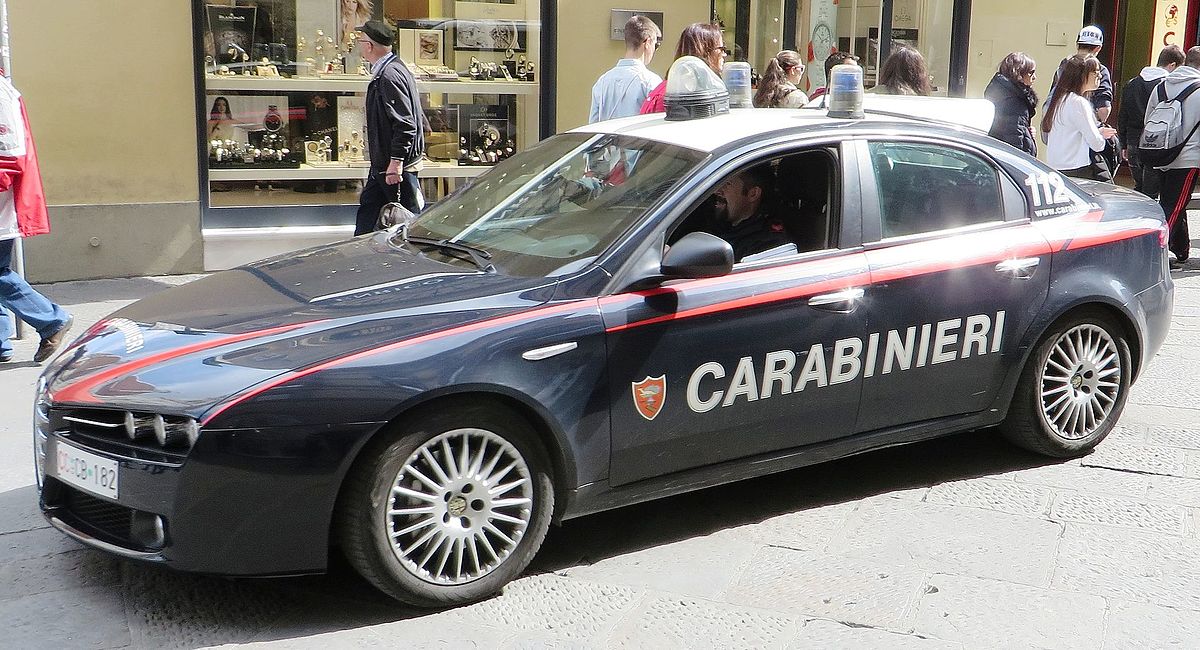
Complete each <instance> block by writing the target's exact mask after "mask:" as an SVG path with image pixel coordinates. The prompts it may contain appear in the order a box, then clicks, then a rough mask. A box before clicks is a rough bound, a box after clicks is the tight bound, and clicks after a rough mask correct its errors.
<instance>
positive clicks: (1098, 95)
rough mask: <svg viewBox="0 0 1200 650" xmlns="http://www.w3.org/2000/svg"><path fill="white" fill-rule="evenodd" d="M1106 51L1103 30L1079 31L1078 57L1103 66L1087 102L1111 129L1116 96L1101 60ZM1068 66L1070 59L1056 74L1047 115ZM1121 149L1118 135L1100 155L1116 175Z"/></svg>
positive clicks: (1107, 139) (1108, 74)
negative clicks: (1101, 53)
mask: <svg viewBox="0 0 1200 650" xmlns="http://www.w3.org/2000/svg"><path fill="white" fill-rule="evenodd" d="M1103 48H1104V32H1103V31H1101V29H1100V28H1099V27H1097V26H1095V25H1088V26H1087V27H1084V28H1083V29H1081V30H1079V36H1077V37H1076V38H1075V56H1083V57H1092V58H1094V59H1096V61H1097V62H1098V63H1100V81H1099V83H1098V84H1097V86H1096V89H1095V90H1093V91H1091V94H1089V95H1088V96H1087V99H1088V101H1090V102H1091V104H1092V110H1093V111H1094V112H1095V115H1096V121H1098V122H1100V123H1101V124H1104V125H1106V126H1107V125H1108V118H1109V113H1110V112H1111V111H1112V102H1113V95H1114V93H1113V84H1112V73H1110V72H1109V71H1108V66H1106V65H1104V63H1103V62H1101V61H1100V59H1099V57H1100V50H1102V49H1103ZM1068 58H1070V57H1068ZM1066 62H1067V59H1063V60H1062V61H1060V62H1059V64H1058V69H1057V70H1055V72H1054V77H1053V78H1052V79H1051V80H1050V95H1048V96H1047V97H1046V104H1047V106H1043V107H1042V112H1043V114H1044V113H1045V111H1046V109H1047V108H1048V105H1049V103H1050V96H1053V95H1054V88H1055V86H1057V85H1058V79H1059V76H1060V75H1061V74H1062V70H1063V65H1064V64H1065V63H1066ZM1120 149H1121V147H1120V143H1118V142H1117V141H1116V137H1115V134H1114V135H1113V137H1112V138H1111V139H1110V138H1106V139H1105V146H1104V150H1103V151H1101V152H1100V155H1101V156H1102V157H1103V158H1104V164H1105V166H1106V167H1107V168H1108V169H1110V170H1112V171H1116V169H1117V165H1118V164H1119V163H1120Z"/></svg>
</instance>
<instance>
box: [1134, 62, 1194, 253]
mask: <svg viewBox="0 0 1200 650" xmlns="http://www.w3.org/2000/svg"><path fill="white" fill-rule="evenodd" d="M1197 68H1200V46H1198V47H1193V48H1191V49H1189V50H1188V51H1187V55H1186V58H1185V64H1184V65H1182V66H1180V67H1178V68H1176V69H1175V70H1173V71H1172V72H1171V73H1170V74H1168V75H1167V76H1166V77H1165V78H1164V79H1163V81H1162V83H1161V84H1159V85H1158V87H1157V88H1155V90H1154V92H1152V93H1151V95H1150V99H1149V103H1148V104H1147V106H1146V119H1145V121H1144V123H1143V131H1142V138H1141V141H1140V142H1139V145H1138V146H1139V151H1138V155H1139V156H1140V157H1141V161H1142V163H1143V164H1146V165H1150V166H1152V167H1155V168H1157V169H1161V170H1163V176H1162V192H1161V193H1160V195H1159V197H1158V204H1159V205H1160V206H1162V209H1163V213H1164V214H1166V217H1167V225H1168V227H1169V228H1170V229H1171V236H1170V240H1169V242H1168V247H1169V248H1170V250H1171V253H1173V254H1174V256H1175V259H1174V260H1172V262H1171V266H1172V268H1180V267H1182V266H1183V263H1184V262H1186V261H1187V259H1188V256H1189V254H1190V252H1191V240H1190V239H1189V238H1188V223H1187V204H1188V202H1189V201H1191V199H1192V190H1193V189H1194V188H1195V186H1196V174H1197V173H1200V140H1198V139H1197V137H1196V132H1197V129H1198V128H1200V92H1197V90H1200V69H1197Z"/></svg>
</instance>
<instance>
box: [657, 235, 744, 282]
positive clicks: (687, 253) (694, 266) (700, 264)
mask: <svg viewBox="0 0 1200 650" xmlns="http://www.w3.org/2000/svg"><path fill="white" fill-rule="evenodd" d="M661 268H662V274H663V275H664V276H666V277H667V278H711V277H716V276H719V275H725V274H726V273H729V272H730V271H732V270H733V247H732V246H730V245H729V242H727V241H725V240H724V239H721V238H720V237H717V236H716V235H710V234H709V233H706V232H691V233H688V234H686V235H684V236H683V237H682V238H680V240H679V241H677V242H675V243H674V244H672V245H671V248H670V250H668V251H667V253H666V255H663V258H662V267H661Z"/></svg>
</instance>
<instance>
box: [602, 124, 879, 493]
mask: <svg viewBox="0 0 1200 650" xmlns="http://www.w3.org/2000/svg"><path fill="white" fill-rule="evenodd" d="M853 158H854V154H853V151H851V152H850V159H851V164H850V169H851V173H852V174H856V173H857V171H856V169H857V167H856V165H855V164H854V163H853ZM846 163H847V158H846V155H845V154H844V152H843V150H842V149H841V148H840V147H839V146H838V145H836V144H829V145H825V146H813V147H808V148H804V149H791V150H788V151H786V152H781V153H777V154H776V155H774V156H764V155H761V154H760V155H757V156H754V157H746V158H742V159H740V160H737V161H734V162H730V163H728V164H725V165H723V166H719V167H717V168H716V169H714V170H713V172H712V173H711V174H708V175H707V177H708V178H711V179H712V180H711V181H709V182H708V183H707V184H704V185H701V186H698V187H697V188H696V189H695V190H694V191H693V192H691V193H689V195H688V196H687V197H683V198H682V199H681V203H680V204H679V208H677V209H676V210H675V211H674V213H673V214H672V216H671V217H670V219H669V221H670V222H671V224H670V225H669V226H668V227H665V229H664V231H662V232H661V233H660V236H659V239H658V242H659V243H653V242H651V243H649V244H647V245H648V246H658V247H659V249H660V250H661V246H662V244H661V242H662V241H673V240H672V239H671V237H672V234H673V233H675V232H678V231H681V229H693V227H694V225H695V224H694V223H693V221H694V217H695V215H696V213H697V211H698V210H700V209H702V206H704V205H705V197H706V196H708V195H711V194H712V192H713V191H714V190H715V189H716V188H718V187H721V186H722V183H723V182H724V181H725V180H726V179H728V178H730V177H731V175H732V174H736V173H738V172H740V171H742V170H745V169H748V168H749V167H752V166H755V165H764V164H767V165H771V167H772V170H773V174H774V176H775V179H776V182H777V185H778V187H777V188H776V191H777V200H779V201H780V205H781V206H783V207H782V208H781V211H782V210H791V211H790V212H788V215H789V217H788V219H789V220H788V222H787V224H786V227H787V230H788V231H789V232H790V233H792V237H793V240H794V241H795V242H796V244H797V250H796V251H795V252H792V253H791V254H788V255H785V256H784V257H782V258H774V259H771V260H767V261H758V262H744V263H739V264H736V265H735V267H734V270H733V272H732V273H731V274H728V275H725V276H722V277H716V278H707V279H697V280H681V281H673V282H668V283H665V284H664V285H663V286H660V287H656V288H653V289H649V290H641V291H621V292H618V293H616V294H614V295H611V296H608V297H605V298H602V299H601V312H602V317H603V319H604V324H605V328H606V331H607V337H608V367H609V386H610V395H611V396H612V405H611V415H612V470H611V477H610V482H611V484H612V485H620V484H624V483H629V482H631V481H636V480H639V479H644V478H650V477H654V476H660V475H664V474H669V473H672V472H677V471H681V470H687V469H690V468H695V467H700V466H703V465H710V464H714V463H719V462H722V461H727V460H732V459H737V458H744V457H749V456H754V455H756V454H764V453H769V452H773V451H777V450H782V449H790V448H794V447H799V446H802V445H805V444H810V443H815V442H821V441H824V440H829V439H832V438H836V437H840V436H844V435H849V434H850V433H852V432H853V427H854V422H855V416H856V413H857V409H858V401H859V397H860V390H861V373H859V363H860V362H859V356H858V355H859V354H860V352H861V346H862V342H863V339H862V337H863V332H864V321H863V312H862V311H861V310H859V309H858V304H857V301H856V300H855V297H856V296H857V295H858V293H857V292H858V290H859V285H861V284H862V283H863V282H865V281H866V278H867V266H866V258H865V256H864V255H863V253H862V251H861V250H860V248H859V237H860V235H859V233H860V231H861V226H860V224H859V221H858V212H859V207H858V205H859V197H858V184H857V181H856V179H853V178H852V179H846V178H845V176H846V173H845V172H846V167H847V164H846ZM823 192H824V198H822V193H823Z"/></svg>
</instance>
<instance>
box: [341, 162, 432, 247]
mask: <svg viewBox="0 0 1200 650" xmlns="http://www.w3.org/2000/svg"><path fill="white" fill-rule="evenodd" d="M395 201H399V202H400V205H403V206H404V207H405V208H408V210H409V212H412V213H413V214H418V213H420V212H421V208H423V207H424V206H425V200H424V198H423V197H422V196H421V184H420V181H419V180H418V179H417V175H416V174H414V173H412V172H404V173H403V174H401V175H400V182H399V183H397V184H396V185H388V184H387V183H385V182H383V177H382V176H380V175H379V174H376V173H375V171H374V170H372V171H371V177H370V178H368V179H367V183H366V185H363V190H362V194H360V195H359V196H358V216H357V217H356V218H355V220H354V235H355V236H358V235H365V234H366V233H369V232H374V231H375V228H376V226H377V225H378V224H379V211H380V210H382V209H383V206H385V205H387V204H389V203H392V202H395Z"/></svg>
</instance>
